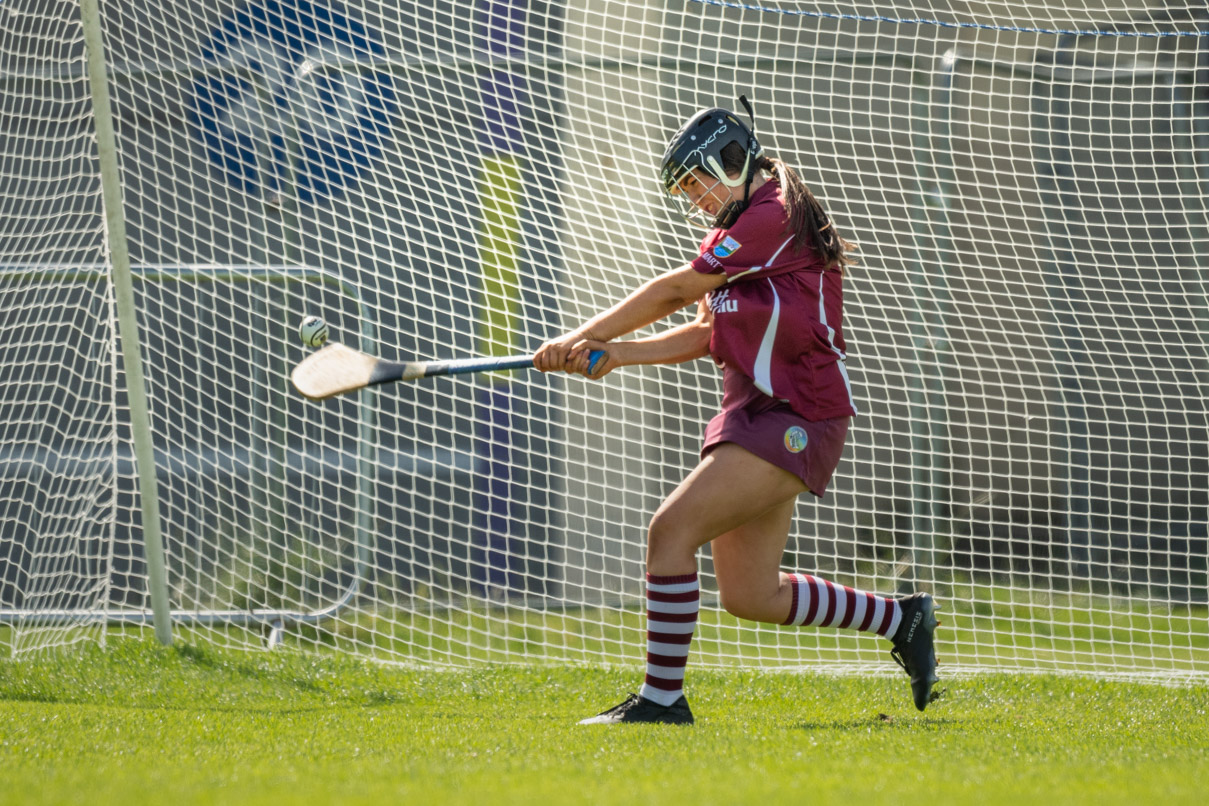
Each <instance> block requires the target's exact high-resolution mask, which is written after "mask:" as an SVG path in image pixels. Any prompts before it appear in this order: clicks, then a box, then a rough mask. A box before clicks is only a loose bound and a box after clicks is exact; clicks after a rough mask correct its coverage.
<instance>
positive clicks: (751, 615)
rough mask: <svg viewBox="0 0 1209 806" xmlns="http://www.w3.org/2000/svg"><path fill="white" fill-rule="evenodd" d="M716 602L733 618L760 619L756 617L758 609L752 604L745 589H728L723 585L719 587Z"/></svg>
mask: <svg viewBox="0 0 1209 806" xmlns="http://www.w3.org/2000/svg"><path fill="white" fill-rule="evenodd" d="M718 604H720V605H722V609H723V610H725V611H726V612H727V613H730V614H731V615H732V616H734V617H735V618H741V619H744V620H746V621H761V620H762V619H759V618H757V615H758V613H759V610H758V608H756V607H755V606H754V602H753V601H752V597H751V596H750V595H749V594H748V592H747V591H743V590H728V589H727V588H725V587H719V589H718Z"/></svg>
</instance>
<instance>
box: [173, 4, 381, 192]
mask: <svg viewBox="0 0 1209 806" xmlns="http://www.w3.org/2000/svg"><path fill="white" fill-rule="evenodd" d="M385 56H386V52H385V48H384V47H383V46H382V43H381V42H380V41H379V40H378V38H377V37H376V36H375V35H374V34H373V32H371V31H370V30H369V29H368V28H367V27H366V26H365V24H364V23H362V22H361V21H359V20H357V19H354V18H353V17H351V16H349V14H348V13H347V12H346V11H344V10H343V9H342V8H341V7H340V6H339V5H338V4H336V3H326V2H322V0H316V1H314V2H312V0H251V2H248V3H246V4H245V5H243V6H241V7H239V8H237V9H236V10H235V11H234V12H233V13H231V14H230V15H229V16H228V17H226V18H225V19H223V21H222V23H221V24H220V25H219V26H218V28H216V29H215V31H214V33H213V34H212V35H211V37H210V39H209V41H208V42H207V43H206V44H205V45H204V46H203V48H202V52H201V53H200V57H201V61H202V63H203V64H204V65H205V66H206V70H205V72H204V73H203V75H202V77H201V78H199V79H198V80H197V81H196V82H195V83H194V87H193V106H192V109H191V110H190V123H191V124H192V126H193V129H194V132H195V134H196V136H197V137H198V139H199V140H200V142H201V143H202V145H203V147H204V148H205V151H206V156H207V157H208V158H209V159H210V161H211V162H212V163H213V164H214V165H215V166H216V168H217V169H218V170H219V171H221V172H222V174H223V176H224V178H225V180H226V181H227V182H228V183H229V184H231V185H232V186H234V187H237V188H239V189H240V190H243V191H244V192H247V193H252V194H257V195H261V196H263V197H264V198H265V199H266V200H271V199H273V198H274V197H277V196H280V195H283V194H289V193H290V184H291V183H292V185H293V189H294V190H293V192H294V193H296V194H297V199H298V200H299V201H301V202H306V203H309V202H312V201H314V200H315V199H316V198H317V197H324V196H335V195H338V194H340V193H342V192H343V191H344V190H345V189H346V188H348V187H350V186H351V185H353V184H354V183H355V182H356V180H357V178H358V176H359V175H360V173H361V171H362V170H364V169H365V168H366V166H368V165H369V163H370V161H371V160H372V159H374V158H375V157H377V156H378V155H379V154H380V153H381V150H382V142H383V140H384V139H385V138H386V137H388V136H389V132H390V130H391V128H392V126H393V124H394V119H395V116H396V112H397V109H398V105H397V102H396V96H395V91H394V85H393V81H392V79H391V76H390V74H389V73H387V72H385V71H383V70H381V69H378V68H377V67H376V66H375V65H377V64H379V63H380V62H382V61H383V60H384V59H385Z"/></svg>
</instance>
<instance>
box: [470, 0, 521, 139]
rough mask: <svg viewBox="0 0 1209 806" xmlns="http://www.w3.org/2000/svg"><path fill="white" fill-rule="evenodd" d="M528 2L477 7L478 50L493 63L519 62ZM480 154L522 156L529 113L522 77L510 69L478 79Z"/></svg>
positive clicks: (497, 0)
mask: <svg viewBox="0 0 1209 806" xmlns="http://www.w3.org/2000/svg"><path fill="white" fill-rule="evenodd" d="M527 5H528V2H527V0H487V2H483V3H481V5H480V13H479V26H478V35H477V36H476V37H475V44H476V46H477V47H479V48H481V49H482V50H485V51H486V52H487V53H488V54H489V55H490V56H491V57H492V58H493V59H518V58H522V57H523V56H524V52H525V45H526V37H525V34H526V30H525V29H526V7H527ZM479 94H480V96H481V98H482V105H483V119H482V131H481V135H482V138H483V142H482V146H483V150H484V152H485V153H487V154H520V153H523V151H524V149H523V143H524V129H523V128H522V126H521V122H520V121H521V119H522V117H524V115H525V113H526V112H527V111H528V109H529V91H528V86H527V82H526V81H525V77H524V76H523V75H522V74H521V73H519V72H517V71H516V70H513V69H510V68H507V67H505V68H501V69H493V70H488V71H485V72H484V73H483V75H482V77H481V78H480V79H479Z"/></svg>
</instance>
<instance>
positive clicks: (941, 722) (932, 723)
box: [793, 714, 962, 732]
mask: <svg viewBox="0 0 1209 806" xmlns="http://www.w3.org/2000/svg"><path fill="white" fill-rule="evenodd" d="M960 724H962V720H960V719H950V718H948V717H926V716H925V717H918V718H917V717H902V718H898V717H894V716H887V715H885V714H878V715H877V716H874V717H865V718H862V719H833V720H831V721H829V722H824V721H818V722H809V721H808V722H798V723H796V724H794V725H793V727H794V728H795V729H797V730H814V731H839V732H846V731H853V730H864V731H869V730H898V729H901V728H910V729H918V728H928V729H934V728H942V727H946V726H952V725H960Z"/></svg>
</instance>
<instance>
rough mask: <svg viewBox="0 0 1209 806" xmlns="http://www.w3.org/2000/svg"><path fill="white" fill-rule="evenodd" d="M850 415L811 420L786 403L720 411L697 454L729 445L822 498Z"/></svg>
mask: <svg viewBox="0 0 1209 806" xmlns="http://www.w3.org/2000/svg"><path fill="white" fill-rule="evenodd" d="M850 419H851V418H850V417H835V418H833V419H830V420H818V421H815V422H811V421H810V420H807V419H806V418H805V417H802V416H801V415H800V414H798V413H797V412H796V411H794V410H793V409H791V408H790V407H789V406H788V405H787V404H782V405H778V406H774V407H772V408H766V409H764V410H763V411H761V410H760V409H759V408H751V407H749V408H742V409H733V410H730V411H724V412H722V413H721V414H719V415H717V416H716V417H714V419H712V420H710V421H709V425H707V426H706V427H705V444H704V445H703V446H702V448H701V456H702V458H704V457H705V455H706V454H708V453H709V452H710V451H711V450H713V449H714V448H716V447H718V446H719V445H721V444H722V443H723V442H733V443H735V444H736V445H738V446H739V447H740V448H743V449H744V450H747V451H749V452H750V453H754V454H755V455H756V456H759V457H760V458H761V459H763V460H764V461H766V462H769V463H770V464H773V465H776V466H777V467H779V468H781V469H783V470H788V471H789V472H790V473H792V474H794V475H795V476H797V477H798V478H800V479H801V480H802V483H803V484H805V485H806V488H807V489H808V490H810V492H812V493H814V494H815V495H817V496H819V497H820V498H821V497H822V495H823V493H824V492H825V491H826V490H827V484H828V483H829V482H830V481H831V474H832V473H834V472H835V468H836V466H837V465H839V463H840V454H841V453H843V451H844V439H845V437H847V436H848V422H849V420H850Z"/></svg>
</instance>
